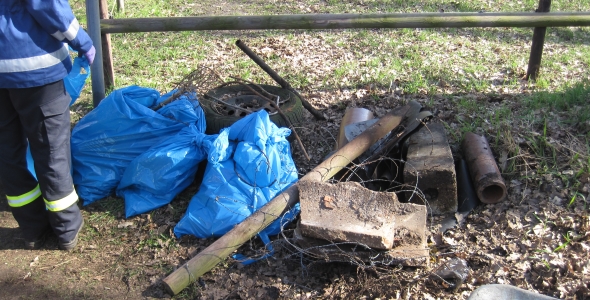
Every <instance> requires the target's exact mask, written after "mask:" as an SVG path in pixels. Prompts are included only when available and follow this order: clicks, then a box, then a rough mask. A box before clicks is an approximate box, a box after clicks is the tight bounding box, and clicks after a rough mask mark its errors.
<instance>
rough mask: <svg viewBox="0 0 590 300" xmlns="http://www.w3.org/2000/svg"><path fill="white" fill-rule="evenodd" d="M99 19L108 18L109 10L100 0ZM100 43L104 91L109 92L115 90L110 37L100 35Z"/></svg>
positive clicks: (105, 34) (105, 2)
mask: <svg viewBox="0 0 590 300" xmlns="http://www.w3.org/2000/svg"><path fill="white" fill-rule="evenodd" d="M99 7H100V18H101V20H104V19H108V18H109V9H108V3H107V0H100V3H99ZM100 38H101V41H102V68H103V70H104V85H105V89H106V90H108V91H110V90H113V89H114V88H115V70H114V69H113V48H112V46H111V35H110V34H108V33H101V35H100Z"/></svg>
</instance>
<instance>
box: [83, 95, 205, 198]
mask: <svg viewBox="0 0 590 300" xmlns="http://www.w3.org/2000/svg"><path fill="white" fill-rule="evenodd" d="M169 96H170V94H167V95H164V96H162V97H160V93H159V92H158V91H156V90H154V89H149V88H142V87H137V86H130V87H126V88H122V89H119V90H115V91H113V92H112V93H111V94H110V95H109V96H108V97H106V98H105V99H104V100H102V101H101V103H100V105H98V107H96V108H95V109H94V110H92V111H91V112H90V113H88V114H87V115H86V116H84V118H82V119H81V120H80V121H79V122H78V124H76V126H75V127H74V129H73V131H72V139H71V147H72V164H73V169H74V185H75V186H76V191H77V192H78V195H79V196H80V198H82V199H83V200H84V205H88V204H90V203H92V202H94V201H96V200H99V199H102V198H105V197H107V196H108V195H109V194H111V193H112V192H114V190H115V188H116V187H117V185H118V184H119V181H120V180H121V177H122V176H123V172H124V171H125V169H126V168H127V166H128V165H129V163H130V162H131V161H132V160H133V159H135V158H136V157H137V156H139V155H140V154H142V153H143V152H145V151H146V150H148V149H149V148H150V147H152V146H154V145H156V144H158V143H160V142H161V141H162V140H164V139H166V138H168V137H170V136H173V135H175V134H176V133H178V132H179V131H180V130H181V129H183V128H185V127H187V126H188V125H189V124H195V126H197V128H199V130H202V131H204V130H205V129H204V128H205V117H204V113H203V110H202V108H201V107H200V106H199V103H198V101H197V100H196V99H193V98H192V97H185V98H183V99H179V100H176V101H174V102H172V103H169V104H167V105H166V106H164V107H163V108H161V109H159V110H158V111H153V110H152V109H150V107H154V106H155V105H157V104H158V103H160V102H162V101H164V100H166V99H167V98H168V97H169Z"/></svg>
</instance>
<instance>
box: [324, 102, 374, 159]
mask: <svg viewBox="0 0 590 300" xmlns="http://www.w3.org/2000/svg"><path fill="white" fill-rule="evenodd" d="M373 118H374V116H373V112H372V111H370V110H368V109H366V108H360V107H352V108H349V109H347V110H346V112H345V113H344V117H342V121H340V130H339V131H338V139H337V140H336V147H335V148H334V150H338V149H340V148H342V147H343V146H344V145H346V143H348V142H349V141H352V139H353V138H354V137H351V135H350V134H349V131H350V130H354V128H356V127H355V126H354V125H355V124H356V123H359V122H363V121H367V120H374V119H373ZM373 123H374V122H373ZM350 125H352V127H349V126H350ZM371 125H373V124H371ZM371 125H369V126H366V127H363V128H362V130H360V132H359V133H358V134H356V135H354V136H357V135H359V134H360V133H362V132H363V131H365V129H367V128H369V127H370V126H371Z"/></svg>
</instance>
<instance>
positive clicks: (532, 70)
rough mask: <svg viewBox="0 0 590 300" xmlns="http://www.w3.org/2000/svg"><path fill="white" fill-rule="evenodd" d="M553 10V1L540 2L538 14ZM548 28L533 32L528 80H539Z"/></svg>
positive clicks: (541, 0) (544, 0)
mask: <svg viewBox="0 0 590 300" xmlns="http://www.w3.org/2000/svg"><path fill="white" fill-rule="evenodd" d="M550 9H551V0H539V8H538V9H537V11H536V12H537V13H548V12H549V10H550ZM546 33H547V27H535V30H534V31H533V42H532V44H531V54H530V56H529V66H528V69H527V72H526V79H527V80H529V79H532V80H537V75H538V74H539V69H540V68H541V59H542V57H543V46H544V45H545V34H546Z"/></svg>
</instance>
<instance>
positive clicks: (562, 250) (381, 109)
mask: <svg viewBox="0 0 590 300" xmlns="http://www.w3.org/2000/svg"><path fill="white" fill-rule="evenodd" d="M279 7H283V6H279ZM283 8H284V7H283ZM288 8H293V9H296V7H291V6H289V7H288ZM312 8H313V7H312ZM305 12H307V11H305ZM317 12H322V10H321V6H320V9H319V10H318V11H317ZM571 31H573V32H574V34H573V36H574V37H578V38H579V37H580V36H581V37H582V38H585V39H588V38H589V37H588V36H589V35H590V34H589V33H588V30H587V29H584V30H580V29H571ZM398 33H399V32H398V31H393V30H391V31H387V30H366V31H359V32H355V31H319V32H304V31H290V32H289V34H290V35H291V36H294V37H295V38H292V37H288V35H285V34H283V32H279V33H276V32H274V33H269V34H260V33H256V32H250V33H245V35H246V36H248V37H249V40H248V41H249V43H250V45H251V46H252V49H253V50H254V51H255V52H256V53H258V54H259V55H260V56H261V57H262V58H263V59H265V60H266V61H267V62H268V63H269V65H271V66H272V67H273V68H275V70H276V71H277V72H278V73H279V74H282V75H284V77H285V78H286V79H287V80H288V81H290V82H291V83H292V84H293V85H294V86H296V87H297V88H298V89H300V91H301V92H302V94H303V95H304V96H305V97H306V98H307V100H308V101H309V102H310V103H311V104H312V105H313V106H315V107H316V108H318V109H321V110H322V112H323V114H324V115H325V117H326V120H325V121H317V120H315V119H314V118H313V117H312V116H311V115H310V114H308V113H306V115H305V118H306V122H304V123H303V125H301V127H300V128H298V129H297V130H298V133H299V134H300V136H301V139H302V141H303V144H304V145H305V147H306V149H307V151H308V153H309V155H310V157H311V158H312V159H311V161H308V160H307V159H305V158H304V157H303V155H302V154H301V153H300V152H299V151H297V150H296V149H294V159H295V162H296V165H297V166H298V168H299V173H300V174H301V175H303V174H305V173H307V172H308V171H309V170H311V169H312V168H313V167H314V166H315V165H317V164H318V163H319V162H321V161H322V159H323V158H324V157H325V156H326V155H327V154H328V153H329V152H330V151H331V150H332V149H333V147H334V143H335V137H336V136H337V134H338V129H339V126H340V120H341V118H342V116H343V115H344V112H345V109H346V108H350V107H363V108H367V109H369V110H371V111H372V112H374V113H375V115H376V116H382V115H384V114H385V113H386V112H388V111H389V110H391V109H393V108H395V107H397V106H400V105H403V104H406V103H407V102H408V101H410V100H416V101H418V102H420V103H421V104H422V105H423V106H424V107H426V108H427V109H428V110H430V111H432V112H433V114H434V121H438V122H442V123H443V124H445V128H446V130H447V135H448V137H449V139H450V142H451V149H452V150H453V155H454V156H455V157H456V158H459V157H461V155H462V153H461V149H460V148H459V144H460V142H461V139H462V136H463V134H464V133H465V132H466V131H474V132H476V133H478V134H481V135H485V136H486V138H487V139H488V140H489V142H490V145H491V147H492V150H493V153H494V155H495V157H496V161H497V163H498V165H499V166H500V169H501V171H502V173H503V177H504V179H505V181H506V184H507V188H508V197H507V199H506V200H505V201H504V202H502V203H498V204H487V205H483V204H482V205H480V206H478V207H477V208H476V209H475V210H474V211H473V212H472V213H471V214H469V215H468V216H467V217H466V218H465V219H463V220H460V223H459V225H458V226H457V227H456V228H453V229H450V230H448V231H446V232H445V233H444V234H442V233H440V232H439V230H438V225H437V224H438V223H439V221H440V218H441V217H429V220H428V221H429V223H428V224H429V227H428V245H429V247H430V254H431V256H430V264H429V266H428V267H426V268H408V267H401V266H386V267H384V266H372V265H360V266H359V265H355V264H347V263H327V262H324V261H317V260H314V259H312V258H310V257H308V256H305V255H302V253H301V252H299V251H296V250H294V249H293V248H292V247H290V246H289V244H290V241H289V238H291V236H292V227H289V228H287V229H286V230H285V231H284V232H283V234H282V235H279V236H277V237H274V239H273V246H274V249H275V254H274V255H273V256H272V257H270V258H268V259H265V260H262V261H259V262H257V263H254V264H252V265H248V266H242V265H240V264H238V263H236V262H235V261H233V260H232V259H227V260H225V261H224V262H222V263H221V264H220V265H218V266H217V267H215V268H214V269H213V270H212V271H211V272H208V273H206V274H205V275H204V276H202V277H201V278H199V279H198V280H197V281H196V282H195V283H194V284H191V285H190V286H189V287H188V288H187V289H185V290H184V291H183V292H182V293H181V294H180V295H179V296H177V297H176V298H188V299H192V298H202V299H239V298H241V299H317V298H324V299H376V298H381V299H466V298H467V297H468V295H469V294H470V293H471V292H472V291H473V290H474V289H476V288H477V287H478V286H481V285H484V284H489V283H503V284H510V285H514V286H517V287H520V288H523V289H526V290H530V291H535V292H538V293H541V294H544V295H550V296H554V297H557V298H566V299H587V298H589V296H588V295H590V220H589V218H588V212H589V205H590V204H589V203H588V200H589V197H590V178H589V177H590V166H589V165H590V156H589V155H590V144H589V142H588V139H589V138H590V136H589V135H588V132H589V131H590V121H589V119H588V116H586V118H584V117H583V116H580V115H579V114H578V115H576V114H575V113H574V112H584V111H587V110H588V106H590V104H589V103H590V92H589V91H590V85H589V83H588V81H587V80H588V74H589V71H588V70H590V66H589V63H590V61H588V59H587V58H585V56H584V53H573V54H572V55H573V56H572V57H570V58H569V59H567V60H566V59H564V60H558V59H557V60H553V61H552V64H551V66H548V67H547V70H551V72H550V74H545V73H543V75H545V76H544V77H543V78H545V79H546V82H545V83H546V84H548V87H547V88H546V89H544V90H543V89H542V88H540V87H539V85H540V84H541V83H538V84H537V85H534V84H532V83H528V82H526V81H524V80H522V76H523V75H524V73H525V70H526V56H527V55H528V51H529V50H530V49H529V47H530V46H529V42H530V36H531V33H530V31H527V33H526V34H521V33H520V32H519V31H503V30H500V29H482V30H477V31H476V30H454V31H453V30H441V31H438V32H430V31H429V32H428V35H425V34H423V33H424V31H423V30H419V29H418V30H412V31H411V32H410V33H405V34H406V35H410V36H412V39H409V38H407V37H406V38H403V39H398ZM486 34H487V35H490V36H492V37H494V38H492V39H490V38H488V37H487V36H486ZM548 34H549V37H552V36H553V37H554V39H551V38H550V39H549V40H548V41H547V43H546V45H545V52H544V59H548V58H550V57H551V56H557V55H559V54H561V53H567V52H568V51H569V50H568V45H567V43H560V42H559V39H558V38H559V37H560V35H561V34H563V32H562V31H559V30H556V31H551V30H549V33H548ZM146 36H149V35H147V34H146ZM115 37H116V36H114V38H115ZM116 38H119V39H121V40H125V39H128V37H127V36H120V37H116ZM200 38H202V39H204V41H205V42H206V43H205V45H206V46H205V47H207V49H205V50H206V51H205V53H207V59H206V61H204V62H201V63H203V64H204V65H206V66H208V67H209V68H212V69H215V70H217V72H218V73H220V74H233V75H234V76H238V77H241V78H246V79H249V80H251V81H254V82H259V83H268V84H272V82H271V81H270V79H269V78H268V77H267V76H266V74H264V73H263V72H262V71H261V70H258V69H257V66H255V65H252V63H249V62H248V60H247V58H244V56H243V54H242V53H241V52H240V51H239V50H238V49H236V48H235V46H234V45H233V42H234V40H235V35H234V34H225V33H222V34H212V35H210V36H200ZM375 40H378V41H379V43H376V44H371V43H374V41H375ZM506 40H519V41H520V42H515V43H504V42H503V41H506ZM413 41H415V42H413ZM133 46H134V47H136V45H135V44H133ZM123 47H124V46H121V48H123ZM586 47H587V46H586ZM115 51H117V50H115ZM146 51H150V49H149V47H147V46H146ZM511 53H522V55H521V56H519V58H518V59H516V60H515V59H514V57H513V56H512V55H511ZM116 54H117V52H115V55H116ZM478 60H482V61H491V62H492V63H491V64H488V65H485V66H484V67H481V66H479V67H473V66H470V64H474V63H473V62H474V61H478ZM245 62H246V63H245ZM153 64H154V65H156V66H158V68H157V69H158V70H167V69H171V67H172V66H177V65H181V64H186V58H180V59H170V60H158V61H156V62H153ZM392 66H393V67H392ZM192 68H194V66H192V65H189V66H187V69H185V70H183V69H180V70H174V71H170V72H176V73H174V74H165V75H164V77H162V75H161V74H152V73H150V72H151V71H150V70H147V69H146V70H138V72H137V73H136V74H135V75H136V76H137V77H141V78H144V80H147V81H146V82H147V83H149V81H150V80H153V81H158V84H159V85H162V86H160V87H161V88H162V89H170V88H171V87H172V86H173V84H174V82H175V81H178V80H179V79H180V78H181V77H182V76H183V73H184V74H186V73H188V71H189V70H190V69H192ZM543 68H544V66H542V70H546V69H543ZM158 72H161V71H158ZM164 72H168V71H164ZM548 73H549V72H548ZM117 76H118V79H121V81H122V82H125V83H128V84H133V83H134V82H135V81H134V78H132V76H127V75H126V73H125V71H124V70H117ZM421 81H422V82H425V83H420V82H421ZM482 83H485V85H481V86H479V85H478V84H482ZM565 83H569V85H568V84H565ZM564 86H565V88H557V87H564ZM576 91H581V92H579V93H577V92H576ZM544 93H547V94H549V95H551V94H554V95H557V96H558V98H559V96H562V97H563V98H565V97H568V96H569V95H570V94H572V93H574V94H576V93H577V94H578V96H577V97H579V98H581V99H582V100H581V101H579V102H576V103H572V104H569V106H568V107H566V108H565V109H563V108H560V109H557V108H556V107H555V106H553V104H550V103H546V102H542V101H541V100H539V101H540V102H539V103H541V104H542V105H540V106H539V105H537V106H535V105H536V104H535V102H534V101H533V100H530V97H532V96H535V95H540V96H539V97H538V98H539V99H542V98H543V97H542V96H543V95H544ZM527 97H528V98H527ZM72 110H73V113H72V116H73V120H76V119H79V118H80V117H82V116H83V115H84V113H85V111H86V110H87V108H84V106H83V105H82V104H80V105H78V106H74V107H73V108H72ZM201 169H203V168H201ZM197 189H198V183H197V182H195V184H193V185H191V186H190V187H189V188H187V190H185V191H184V192H183V193H182V194H181V195H179V196H178V197H177V199H175V201H173V202H172V203H171V204H170V205H168V206H166V207H163V208H161V209H158V210H156V211H154V212H152V213H150V214H143V215H140V216H137V217H134V218H130V219H124V213H123V202H122V200H121V199H118V198H114V197H109V198H107V199H105V200H102V201H99V202H97V203H95V204H92V205H89V206H88V207H85V208H84V216H85V220H86V224H87V225H86V227H85V229H84V230H83V231H82V236H81V242H80V245H79V246H78V249H77V250H75V251H74V252H73V253H70V254H67V255H64V254H63V253H61V252H59V251H56V249H57V241H56V238H55V237H50V238H49V240H48V241H47V243H46V245H45V246H44V248H42V249H40V250H37V251H22V250H20V249H19V245H20V243H22V240H21V239H20V236H19V233H18V231H17V230H16V229H15V228H17V225H16V223H15V222H14V220H13V219H12V217H11V215H10V212H9V211H8V208H7V206H6V204H5V203H6V202H5V201H3V202H2V204H1V205H0V224H1V225H0V234H1V236H0V239H1V240H2V241H7V242H6V243H3V245H2V246H0V261H3V262H5V263H4V264H2V265H0V289H2V290H3V291H8V292H7V293H9V294H8V295H13V296H14V297H21V296H25V295H26V296H29V297H31V296H36V295H49V297H52V296H53V297H59V298H96V297H109V296H111V297H113V298H120V297H121V296H125V297H127V298H131V299H140V298H151V297H153V298H161V297H167V295H166V294H165V293H164V291H163V289H162V286H161V280H162V279H163V278H164V277H165V276H166V275H167V274H169V273H170V272H171V271H172V270H174V269H175V268H177V267H178V266H180V265H181V264H182V263H184V262H185V261H186V260H188V259H190V258H191V257H192V256H194V255H195V254H197V253H198V252H199V251H201V250H203V249H204V248H205V247H207V246H208V245H210V244H211V243H212V242H213V240H214V239H205V240H198V239H195V238H191V237H185V238H182V239H180V240H176V239H174V237H173V233H172V229H173V227H174V225H175V224H176V222H178V220H179V219H180V218H181V216H182V214H183V213H184V211H185V209H186V206H187V205H188V201H189V199H190V198H191V197H192V196H193V195H194V194H195V193H196V191H197ZM0 194H2V195H3V193H0ZM264 251H265V250H264V245H263V244H262V243H261V242H260V241H259V240H257V239H253V240H251V241H249V242H247V243H246V244H245V245H243V246H242V247H241V248H240V249H239V250H238V252H240V253H246V254H249V255H260V254H262V253H263V252H264ZM460 260H464V261H465V262H466V268H465V266H460V269H461V270H462V271H467V272H466V276H465V278H464V279H462V280H460V282H459V281H457V280H453V279H448V278H444V279H443V278H441V277H444V276H441V274H443V273H444V272H445V270H447V269H452V268H453V266H454V265H456V262H457V261H460ZM49 279H51V280H49ZM51 282H61V283H60V285H59V286H58V285H52V283H51ZM10 293H12V294H10ZM41 293H42V294H41Z"/></svg>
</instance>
